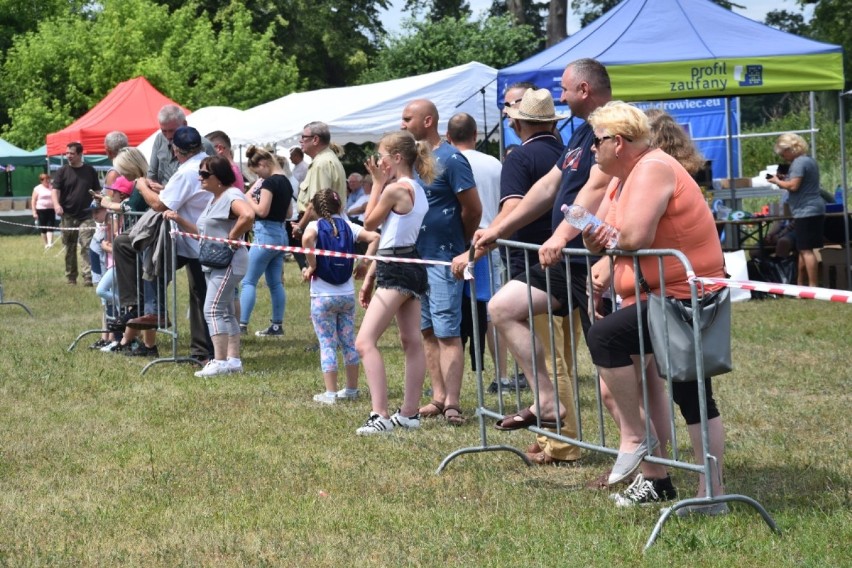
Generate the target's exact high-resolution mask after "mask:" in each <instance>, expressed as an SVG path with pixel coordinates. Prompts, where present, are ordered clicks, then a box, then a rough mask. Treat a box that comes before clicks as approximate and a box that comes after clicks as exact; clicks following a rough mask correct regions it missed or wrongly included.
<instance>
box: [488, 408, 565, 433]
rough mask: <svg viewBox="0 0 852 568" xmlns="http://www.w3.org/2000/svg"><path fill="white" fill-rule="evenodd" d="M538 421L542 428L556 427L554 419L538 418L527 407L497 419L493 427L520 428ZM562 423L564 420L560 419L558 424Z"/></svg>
mask: <svg viewBox="0 0 852 568" xmlns="http://www.w3.org/2000/svg"><path fill="white" fill-rule="evenodd" d="M539 423H540V424H541V427H542V428H556V422H555V421H553V420H544V419H541V420H539V418H538V417H537V416H536V415H535V414H533V413H532V411H531V410H530V409H529V408H524V409H523V410H521V411H520V412H518V413H517V414H509V415H508V416H506V417H505V418H503V419H502V420H498V421H497V423H496V424H495V425H494V427H495V428H497V429H498V430H520V429H521V428H527V427H529V426H536V425H538V424H539ZM564 425H565V424H564V422H562V420H560V421H559V426H560V427H562V426H564Z"/></svg>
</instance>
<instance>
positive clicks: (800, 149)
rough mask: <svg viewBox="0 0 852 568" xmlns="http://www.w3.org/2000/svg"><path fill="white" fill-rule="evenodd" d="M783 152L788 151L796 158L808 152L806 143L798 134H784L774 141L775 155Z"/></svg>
mask: <svg viewBox="0 0 852 568" xmlns="http://www.w3.org/2000/svg"><path fill="white" fill-rule="evenodd" d="M784 150H790V151H792V152H793V153H794V154H796V155H797V156H801V155H802V154H806V153H807V152H808V143H807V142H806V141H805V139H804V138H802V137H801V136H799V135H798V134H793V133H792V132H786V133H784V134H782V135H781V136H779V137H778V140H776V141H775V153H776V154H780V153H781V152H783V151H784Z"/></svg>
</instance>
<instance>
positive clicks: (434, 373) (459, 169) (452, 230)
mask: <svg viewBox="0 0 852 568" xmlns="http://www.w3.org/2000/svg"><path fill="white" fill-rule="evenodd" d="M401 128H402V129H403V130H408V131H409V132H411V134H412V135H413V136H414V139H415V140H417V141H425V142H428V143H429V145H430V146H431V147H432V151H433V153H434V154H435V160H436V162H437V170H438V175H437V176H436V177H435V180H434V181H433V182H432V183H431V184H428V185H426V184H424V185H423V189H424V190H425V191H426V197H427V199H428V200H429V211H428V212H427V213H426V217H425V218H424V219H423V227H422V228H421V231H420V236H419V237H418V239H417V251H418V253H419V254H420V257H421V258H423V259H426V260H443V261H452V260H453V257H455V256H456V255H458V254H459V253H461V252H462V251H463V250H465V249H466V248H467V244H468V243H469V242H470V238H471V236H472V235H473V233H474V231H476V229H477V227H478V226H479V220H480V218H481V216H482V204H481V203H480V201H479V194H478V193H477V191H476V182H475V181H474V178H473V172H472V171H471V169H470V164H469V163H468V161H467V158H465V157H464V155H462V153H461V152H459V151H458V150H457V149H456V148H454V147H453V146H451V145H450V144H448V143H447V142H445V141H444V140H442V139H441V137H440V135H439V134H438V109H437V108H436V107H435V105H434V103H432V101H428V100H425V99H417V100H414V101H411V102H410V103H408V105H406V107H405V109H404V110H403V111H402V125H401ZM426 270H427V272H428V277H429V292H428V294H427V296H426V297H425V298H423V301H422V321H421V324H420V329H421V332H422V334H423V345H424V348H425V350H426V367H427V368H428V369H429V377H430V378H431V381H432V396H433V399H434V400H433V401H432V402H430V403H429V404H427V405H426V406H424V407H422V408H421V409H420V414H421V415H422V416H438V415H441V414H443V415H444V417H445V418H446V419H447V422H448V423H450V424H454V425H458V424H461V423H462V422H463V421H464V418H463V417H462V414H461V410H460V408H459V397H460V395H461V382H462V374H463V370H464V356H463V351H462V342H461V304H462V290H463V284H462V282H461V281H459V280H456V279H455V277H453V273H452V269H451V268H450V267H449V266H432V265H430V266H428V267H427V269H426Z"/></svg>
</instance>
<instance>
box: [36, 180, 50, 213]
mask: <svg viewBox="0 0 852 568" xmlns="http://www.w3.org/2000/svg"><path fill="white" fill-rule="evenodd" d="M33 192H34V193H35V194H36V202H35V203H34V204H33V209H36V210H38V209H53V195H52V192H51V190H50V188H49V187H44V186H43V185H42V184H38V185H37V186H35V187H34V188H33Z"/></svg>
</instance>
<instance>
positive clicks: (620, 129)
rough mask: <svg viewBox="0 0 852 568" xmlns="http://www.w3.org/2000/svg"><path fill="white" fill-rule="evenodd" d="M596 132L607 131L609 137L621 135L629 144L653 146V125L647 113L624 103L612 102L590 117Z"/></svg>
mask: <svg viewBox="0 0 852 568" xmlns="http://www.w3.org/2000/svg"><path fill="white" fill-rule="evenodd" d="M588 122H589V124H591V125H592V128H594V129H595V130H598V129H600V130H606V133H607V135H608V136H616V135H620V136H621V137H622V138H626V139H627V141H628V142H636V143H640V144H642V143H644V144H646V145H648V146H650V145H651V125H650V124H649V123H648V117H647V116H645V113H644V112H642V111H641V110H639V109H638V108H636V107H635V106H633V105H631V104H627V103H625V102H623V101H610V102H608V103H606V104H605V105H604V106H602V107H599V108H598V109H596V110H595V111H594V112H592V114H590V115H589V119H588Z"/></svg>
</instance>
